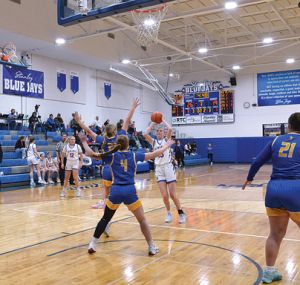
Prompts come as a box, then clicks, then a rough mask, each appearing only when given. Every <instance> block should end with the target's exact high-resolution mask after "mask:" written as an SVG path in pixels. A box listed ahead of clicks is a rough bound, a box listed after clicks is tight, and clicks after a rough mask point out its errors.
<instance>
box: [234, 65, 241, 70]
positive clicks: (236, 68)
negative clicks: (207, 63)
mask: <svg viewBox="0 0 300 285" xmlns="http://www.w3.org/2000/svg"><path fill="white" fill-rule="evenodd" d="M232 69H233V70H239V69H240V66H239V65H234V66H232Z"/></svg>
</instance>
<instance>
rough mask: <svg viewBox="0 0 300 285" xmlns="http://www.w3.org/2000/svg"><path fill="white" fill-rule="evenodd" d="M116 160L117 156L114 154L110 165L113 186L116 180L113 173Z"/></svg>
mask: <svg viewBox="0 0 300 285" xmlns="http://www.w3.org/2000/svg"><path fill="white" fill-rule="evenodd" d="M114 160H115V154H114V153H113V154H112V158H111V163H110V173H111V177H112V180H111V184H113V183H114V180H115V177H114V172H113V171H112V164H113V163H114Z"/></svg>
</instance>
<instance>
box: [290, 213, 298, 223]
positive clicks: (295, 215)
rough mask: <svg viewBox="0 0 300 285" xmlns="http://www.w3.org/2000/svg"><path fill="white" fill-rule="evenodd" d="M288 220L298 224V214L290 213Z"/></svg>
mask: <svg viewBox="0 0 300 285" xmlns="http://www.w3.org/2000/svg"><path fill="white" fill-rule="evenodd" d="M290 218H291V219H292V220H293V221H294V222H296V223H300V212H290Z"/></svg>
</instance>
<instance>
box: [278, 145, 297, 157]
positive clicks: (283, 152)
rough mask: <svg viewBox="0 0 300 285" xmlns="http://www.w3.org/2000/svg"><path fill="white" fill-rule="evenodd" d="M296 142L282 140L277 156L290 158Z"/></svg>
mask: <svg viewBox="0 0 300 285" xmlns="http://www.w3.org/2000/svg"><path fill="white" fill-rule="evenodd" d="M295 146H296V143H289V142H282V143H281V148H280V149H279V154H278V156H279V157H288V158H292V157H293V154H294V149H295Z"/></svg>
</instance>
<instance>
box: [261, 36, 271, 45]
mask: <svg viewBox="0 0 300 285" xmlns="http://www.w3.org/2000/svg"><path fill="white" fill-rule="evenodd" d="M272 42H273V38H271V37H267V38H264V39H263V43H264V44H271V43H272Z"/></svg>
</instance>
